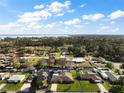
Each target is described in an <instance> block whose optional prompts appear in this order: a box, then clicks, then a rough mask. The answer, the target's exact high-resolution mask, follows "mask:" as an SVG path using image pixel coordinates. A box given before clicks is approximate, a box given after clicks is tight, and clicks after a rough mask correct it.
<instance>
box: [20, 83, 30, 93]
mask: <svg viewBox="0 0 124 93" xmlns="http://www.w3.org/2000/svg"><path fill="white" fill-rule="evenodd" d="M29 88H30V83H24V84H23V86H22V87H21V91H25V92H27V91H29Z"/></svg>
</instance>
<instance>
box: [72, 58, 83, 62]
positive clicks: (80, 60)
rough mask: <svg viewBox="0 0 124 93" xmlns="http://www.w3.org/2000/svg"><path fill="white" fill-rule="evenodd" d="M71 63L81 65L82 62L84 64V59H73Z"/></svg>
mask: <svg viewBox="0 0 124 93" xmlns="http://www.w3.org/2000/svg"><path fill="white" fill-rule="evenodd" d="M72 62H75V63H83V62H85V59H84V58H83V57H75V58H73V59H72Z"/></svg>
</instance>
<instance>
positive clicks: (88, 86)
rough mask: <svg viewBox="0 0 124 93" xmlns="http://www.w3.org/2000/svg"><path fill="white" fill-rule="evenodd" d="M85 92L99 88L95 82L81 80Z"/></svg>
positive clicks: (96, 90) (95, 90)
mask: <svg viewBox="0 0 124 93" xmlns="http://www.w3.org/2000/svg"><path fill="white" fill-rule="evenodd" d="M80 83H81V86H82V87H81V88H82V90H83V92H98V90H99V88H98V86H97V85H96V84H95V83H90V82H89V81H88V80H82V81H80Z"/></svg>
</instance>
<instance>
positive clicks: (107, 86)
mask: <svg viewBox="0 0 124 93" xmlns="http://www.w3.org/2000/svg"><path fill="white" fill-rule="evenodd" d="M103 85H104V87H105V88H106V89H107V90H110V89H111V88H112V87H113V86H114V85H113V84H110V83H109V82H108V81H104V83H103Z"/></svg>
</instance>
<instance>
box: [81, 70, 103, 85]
mask: <svg viewBox="0 0 124 93" xmlns="http://www.w3.org/2000/svg"><path fill="white" fill-rule="evenodd" d="M80 79H81V80H90V81H91V82H94V83H101V82H103V80H102V79H101V78H100V77H99V76H98V75H97V74H94V73H91V74H82V72H81V73H80Z"/></svg>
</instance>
